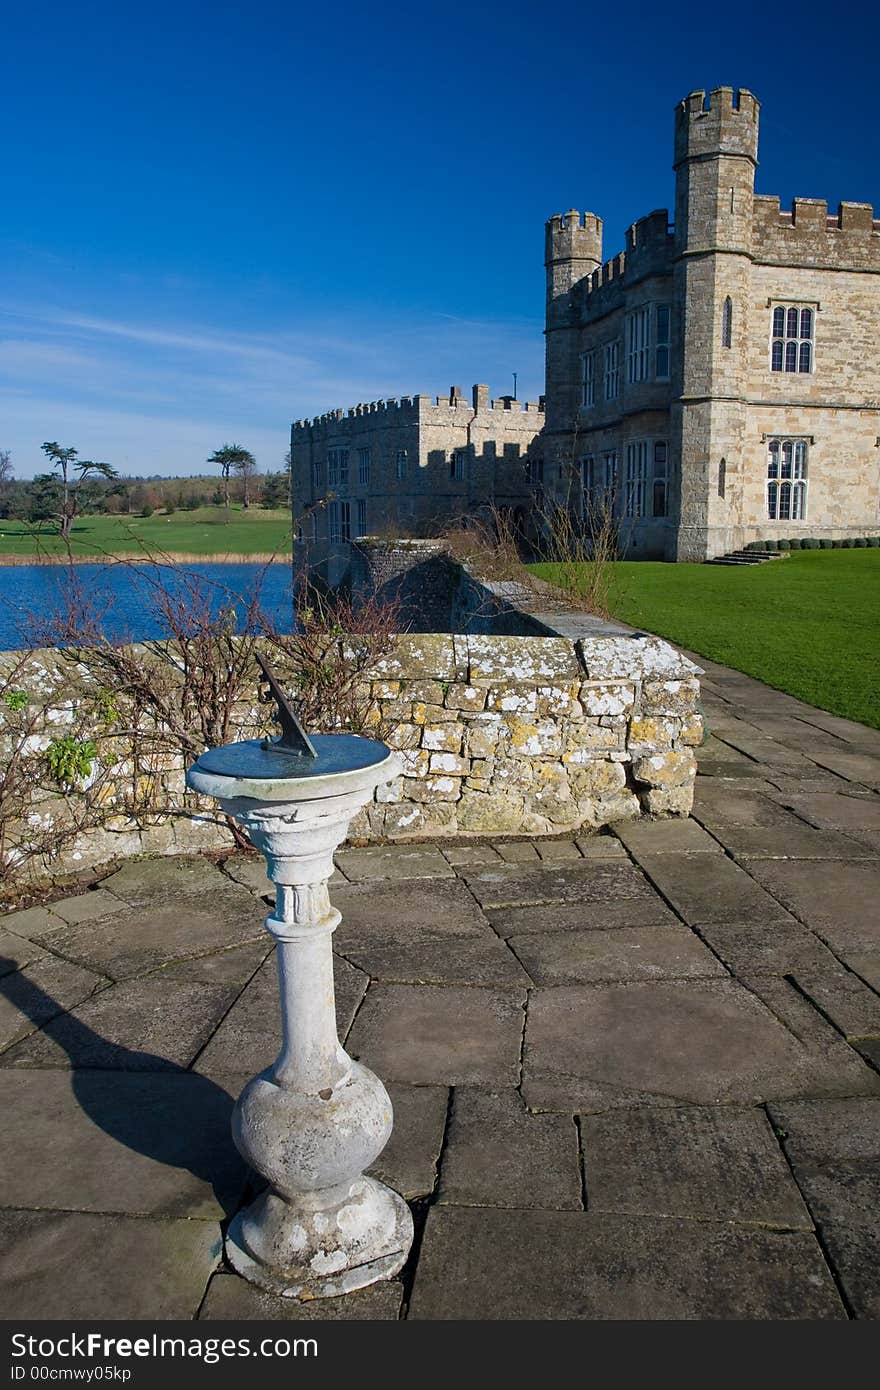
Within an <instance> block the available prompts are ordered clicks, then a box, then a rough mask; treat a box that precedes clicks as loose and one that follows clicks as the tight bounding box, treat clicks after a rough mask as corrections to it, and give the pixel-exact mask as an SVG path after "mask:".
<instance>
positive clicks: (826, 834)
mask: <svg viewBox="0 0 880 1390" xmlns="http://www.w3.org/2000/svg"><path fill="white" fill-rule="evenodd" d="M713 829H714V834H715V835H716V836H717V837H718V840H719V841H720V844H721V845H723V846H724V848H725V849H726V850H727V851H728V852H729V853H730V854H732V855H733V857H734V858H735V859H870V858H871V857H872V855H871V851H870V849H866V848H865V846H864V845H862V844H859V842H858V841H857V840H854V839H851V838H850V836H848V835H841V834H839V833H837V832H836V831H834V830H814V829H813V827H812V826H809V825H795V826H789V825H774V826H765V827H751V828H747V827H745V826H715V827H714V828H713ZM719 847H720V846H719Z"/></svg>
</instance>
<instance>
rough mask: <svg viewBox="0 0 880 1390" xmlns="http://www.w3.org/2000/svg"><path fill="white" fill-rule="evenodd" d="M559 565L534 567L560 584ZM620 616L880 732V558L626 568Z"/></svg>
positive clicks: (618, 596)
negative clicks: (556, 566) (879, 665)
mask: <svg viewBox="0 0 880 1390" xmlns="http://www.w3.org/2000/svg"><path fill="white" fill-rule="evenodd" d="M554 568H555V567H554V566H553V565H548V564H542V565H532V566H530V569H532V571H533V572H534V573H535V574H537V575H538V576H539V577H540V578H542V579H547V580H549V581H550V582H551V583H552V582H553V580H554ZM609 606H610V608H611V611H612V613H613V614H614V616H615V617H618V618H621V619H622V620H623V621H624V622H627V623H631V624H632V625H633V626H635V627H643V628H645V629H647V630H648V631H649V632H656V633H658V634H659V635H660V636H661V637H668V638H669V639H670V641H672V642H677V643H678V644H679V645H680V646H683V647H688V648H690V650H691V651H694V652H699V653H701V654H702V655H703V656H706V657H709V658H710V659H711V660H713V661H720V662H722V663H723V664H724V665H726V666H733V667H734V668H735V669H736V670H738V671H744V672H745V673H746V674H747V675H749V676H754V677H755V678H756V679H757V680H762V681H765V682H766V683H767V685H771V686H773V687H774V688H775V689H777V690H784V691H786V693H787V694H789V695H794V696H796V697H797V698H798V699H800V700H805V701H806V702H807V703H808V704H811V705H817V706H818V707H819V708H820V709H826V710H829V711H830V712H831V713H833V714H839V715H842V716H843V717H844V718H846V719H855V720H858V721H859V722H860V723H862V724H870V725H871V726H872V727H873V728H880V680H878V664H880V663H878V657H880V638H878V633H880V550H877V549H871V550H818V551H816V550H813V551H811V550H801V551H792V552H791V554H790V555H789V557H788V558H787V559H783V560H772V561H770V562H768V563H767V564H763V565H749V566H745V565H743V566H733V565H730V566H728V565H665V564H654V563H651V562H650V561H638V562H636V561H618V562H617V563H616V564H614V565H613V567H612V582H611V596H610V600H609Z"/></svg>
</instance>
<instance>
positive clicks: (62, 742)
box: [46, 734, 98, 786]
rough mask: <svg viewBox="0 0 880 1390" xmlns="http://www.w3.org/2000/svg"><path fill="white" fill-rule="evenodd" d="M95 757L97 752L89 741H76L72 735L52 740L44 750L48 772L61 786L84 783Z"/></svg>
mask: <svg viewBox="0 0 880 1390" xmlns="http://www.w3.org/2000/svg"><path fill="white" fill-rule="evenodd" d="M97 756H98V750H97V748H96V747H95V745H94V743H92V741H91V739H77V738H74V737H73V735H72V734H62V735H61V737H60V738H53V740H52V742H51V743H50V744H49V747H48V748H47V749H46V761H47V763H48V764H49V770H50V772H51V773H52V776H53V777H54V778H55V780H56V782H60V783H61V784H62V785H63V786H75V785H76V784H77V783H78V782H83V781H85V779H86V778H87V777H88V775H89V773H90V772H91V770H92V764H93V762H94V761H95V758H96V757H97Z"/></svg>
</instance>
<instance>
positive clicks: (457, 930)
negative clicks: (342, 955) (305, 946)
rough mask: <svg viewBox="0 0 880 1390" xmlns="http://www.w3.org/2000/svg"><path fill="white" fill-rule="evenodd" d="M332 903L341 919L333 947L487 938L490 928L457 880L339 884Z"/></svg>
mask: <svg viewBox="0 0 880 1390" xmlns="http://www.w3.org/2000/svg"><path fill="white" fill-rule="evenodd" d="M333 902H334V904H335V905H336V907H337V908H338V909H339V911H340V912H341V913H342V921H341V922H340V924H339V926H338V927H337V928H336V931H335V932H334V934H333V944H334V947H335V948H336V950H337V951H342V952H347V951H348V950H349V949H352V950H360V949H364V948H366V947H367V946H368V945H377V946H380V947H382V946H392V945H394V944H399V945H400V946H401V947H406V946H407V945H411V944H412V943H414V942H419V943H421V944H428V943H429V942H443V941H447V940H449V938H450V937H463V936H469V937H471V938H472V939H473V940H484V939H488V938H489V936H490V935H491V932H490V931H489V929H488V925H487V922H486V918H485V917H484V915H483V913H482V912H481V911H480V909H479V907H478V906H477V904H476V903H475V902H474V899H473V896H472V895H471V894H470V893H469V892H468V890H467V888H466V887H465V885H464V884H463V883H461V882H460V881H459V880H458V879H454V880H452V881H449V882H447V881H446V880H443V879H440V880H435V881H433V882H432V883H431V886H430V888H427V887H426V885H425V883H424V882H407V883H393V884H391V883H358V884H350V885H349V886H348V887H346V888H340V889H338V890H337V891H336V892H335V893H334V894H333Z"/></svg>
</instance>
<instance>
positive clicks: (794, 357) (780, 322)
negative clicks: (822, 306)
mask: <svg viewBox="0 0 880 1390" xmlns="http://www.w3.org/2000/svg"><path fill="white" fill-rule="evenodd" d="M814 327H815V315H814V312H813V310H812V309H805V308H802V307H800V306H799V305H795V304H777V305H776V306H775V307H774V310H773V324H772V328H773V333H772V337H771V342H770V370H771V371H773V372H811V371H812V370H813V332H814Z"/></svg>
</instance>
